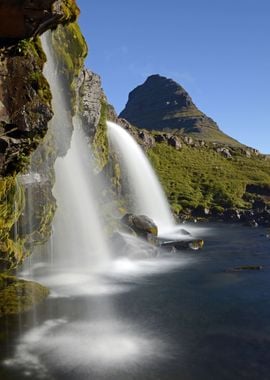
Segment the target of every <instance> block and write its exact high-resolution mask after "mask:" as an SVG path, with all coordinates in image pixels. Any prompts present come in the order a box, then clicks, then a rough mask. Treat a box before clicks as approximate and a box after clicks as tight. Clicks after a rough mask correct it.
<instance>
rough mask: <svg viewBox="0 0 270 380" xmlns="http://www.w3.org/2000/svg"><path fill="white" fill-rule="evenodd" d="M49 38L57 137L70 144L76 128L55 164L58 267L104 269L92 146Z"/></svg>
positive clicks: (49, 77)
mask: <svg viewBox="0 0 270 380" xmlns="http://www.w3.org/2000/svg"><path fill="white" fill-rule="evenodd" d="M48 38H49V35H48V34H45V36H43V37H42V46H43V48H44V50H45V53H46V56H47V64H46V66H45V69H44V74H45V76H46V78H47V80H48V82H49V84H50V87H51V91H52V94H53V110H54V117H53V120H52V123H53V124H54V128H53V131H54V132H55V133H54V134H55V136H56V138H57V136H61V139H62V140H63V141H65V140H66V141H68V139H69V134H70V131H71V130H72V128H73V126H74V130H73V133H72V138H71V144H70V148H69V150H68V152H67V154H66V155H65V156H64V157H59V158H57V160H56V163H55V177H56V182H55V186H54V189H53V193H54V196H55V197H56V200H57V211H56V215H55V219H54V223H53V228H54V233H53V246H54V251H55V252H56V254H55V255H54V265H56V264H57V263H59V264H60V265H62V266H63V265H64V266H65V267H67V266H70V267H71V268H74V267H78V266H81V267H84V268H85V266H88V267H90V266H92V267H95V266H97V265H98V266H99V265H104V264H106V262H107V261H108V259H109V250H108V248H107V245H106V242H105V236H104V232H103V230H102V225H101V222H100V218H99V214H98V211H97V206H96V204H97V200H96V197H95V191H94V187H93V182H94V178H93V174H92V173H93V168H92V159H91V154H90V146H89V145H88V144H87V141H86V137H85V135H84V133H83V130H82V128H81V126H80V120H79V119H78V118H76V117H75V118H73V126H72V124H71V121H70V118H68V113H67V112H66V111H65V110H66V107H67V106H66V104H65V102H64V94H63V91H62V88H63V86H62V85H61V83H60V80H59V77H58V75H57V73H56V71H55V67H56V65H55V62H54V57H53V54H52V52H51V49H50V46H49V44H48Z"/></svg>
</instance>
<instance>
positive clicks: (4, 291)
mask: <svg viewBox="0 0 270 380" xmlns="http://www.w3.org/2000/svg"><path fill="white" fill-rule="evenodd" d="M48 294H49V290H48V289H47V288H45V287H44V286H42V285H40V284H38V283H36V282H33V281H25V280H21V279H17V278H16V277H13V276H7V275H3V274H2V275H0V317H3V316H6V315H12V314H19V313H23V312H25V311H28V310H30V309H31V308H32V307H33V306H34V305H36V304H39V303H40V302H42V301H43V300H44V299H45V298H46V297H47V296H48Z"/></svg>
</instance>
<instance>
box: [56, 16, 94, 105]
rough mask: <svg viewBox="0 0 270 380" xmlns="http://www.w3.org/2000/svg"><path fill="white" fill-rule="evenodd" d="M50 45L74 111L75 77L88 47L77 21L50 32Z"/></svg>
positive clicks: (82, 64)
mask: <svg viewBox="0 0 270 380" xmlns="http://www.w3.org/2000/svg"><path fill="white" fill-rule="evenodd" d="M52 45H53V47H54V51H55V54H56V58H57V62H58V65H59V66H58V69H59V72H60V74H61V76H62V78H63V80H64V82H65V83H67V90H68V92H69V93H70V95H71V106H72V108H73V110H74V111H75V108H76V107H75V105H76V96H77V94H76V86H77V79H78V77H79V74H80V73H81V70H82V68H83V66H84V59H85V57H86V55H87V52H88V47H87V44H86V42H85V39H84V37H83V35H82V33H81V30H80V27H79V25H78V24H77V22H74V23H70V24H68V25H65V26H62V25H59V26H58V27H57V29H56V30H55V31H54V32H53V34H52Z"/></svg>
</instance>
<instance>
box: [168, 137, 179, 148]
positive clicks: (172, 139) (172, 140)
mask: <svg viewBox="0 0 270 380" xmlns="http://www.w3.org/2000/svg"><path fill="white" fill-rule="evenodd" d="M168 144H169V145H171V146H172V147H174V148H175V149H176V150H179V149H181V148H182V144H181V142H180V140H179V138H177V136H171V137H170V138H169V139H168Z"/></svg>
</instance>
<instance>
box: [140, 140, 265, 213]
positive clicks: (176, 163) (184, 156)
mask: <svg viewBox="0 0 270 380" xmlns="http://www.w3.org/2000/svg"><path fill="white" fill-rule="evenodd" d="M231 153H232V158H226V157H223V156H222V155H221V154H220V153H218V152H217V151H215V149H213V148H212V149H211V148H209V147H191V146H188V145H182V148H181V149H180V150H176V149H175V148H174V147H172V146H169V145H168V144H166V143H157V144H155V145H154V146H153V147H152V148H151V149H149V150H148V156H149V158H150V160H151V162H152V164H153V166H154V168H155V170H156V172H157V174H158V176H159V178H160V181H161V183H162V185H163V186H164V189H165V192H166V194H167V196H168V198H169V201H170V203H171V205H172V208H173V209H174V211H175V212H180V211H181V210H185V209H189V208H191V209H194V208H197V207H207V208H210V209H212V211H214V210H215V211H222V208H226V209H227V208H232V207H239V208H251V206H252V201H254V200H258V199H261V200H263V201H265V202H266V203H268V202H269V201H270V199H269V198H268V197H267V195H265V194H267V191H270V189H269V188H270V160H269V159H268V158H267V156H263V155H256V154H252V155H251V156H250V157H246V155H245V154H243V150H241V149H239V148H234V149H233V151H231ZM251 184H254V185H259V184H260V186H259V188H263V189H266V190H264V191H262V192H261V193H262V194H261V195H260V194H259V193H258V192H257V193H255V192H252V193H251V192H250V193H249V192H248V191H246V187H247V185H251Z"/></svg>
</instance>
